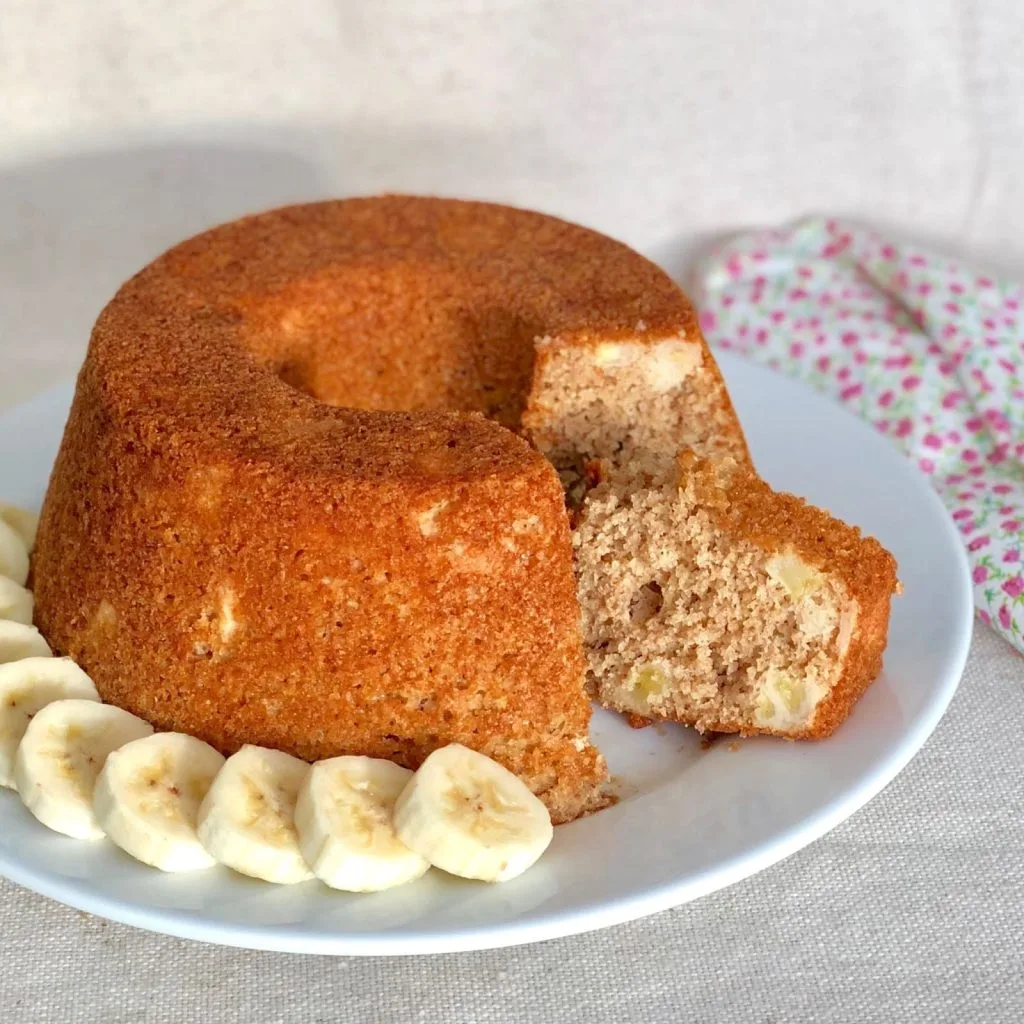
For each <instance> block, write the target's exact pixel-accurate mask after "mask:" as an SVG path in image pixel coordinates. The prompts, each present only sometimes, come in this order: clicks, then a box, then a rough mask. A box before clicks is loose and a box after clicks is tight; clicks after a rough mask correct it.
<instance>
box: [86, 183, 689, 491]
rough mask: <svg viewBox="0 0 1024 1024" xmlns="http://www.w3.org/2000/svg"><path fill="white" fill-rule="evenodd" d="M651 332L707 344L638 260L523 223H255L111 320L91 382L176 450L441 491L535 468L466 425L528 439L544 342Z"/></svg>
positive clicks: (411, 203) (313, 211) (175, 264)
mask: <svg viewBox="0 0 1024 1024" xmlns="http://www.w3.org/2000/svg"><path fill="white" fill-rule="evenodd" d="M639 322H642V324H643V325H644V326H645V327H646V329H647V331H648V332H651V333H655V332H656V333H659V334H667V333H668V334H671V333H685V332H687V331H693V330H694V329H695V321H694V313H693V310H692V308H691V307H690V305H689V303H688V302H687V300H686V298H685V297H684V296H683V295H682V293H681V292H680V290H679V289H678V288H677V287H676V286H675V285H674V284H673V283H672V281H671V280H670V279H669V278H668V277H667V276H666V275H665V274H664V273H663V272H662V271H661V270H659V269H658V268H657V267H656V266H655V265H654V264H652V263H650V262H649V261H648V260H646V259H644V258H643V257H641V256H639V255H638V254H636V253H635V252H633V251H632V250H630V249H628V248H627V247H626V246H623V245H620V244H619V243H617V242H615V241H613V240H611V239H609V238H606V237H604V236H602V235H599V234H597V233H596V232H593V231H589V230H587V229H585V228H581V227H578V226H576V225H572V224H569V223H566V222H565V221H561V220H558V219H555V218H552V217H547V216H543V215H541V214H536V213H531V212H527V211H524V210H517V209H512V208H509V207H504V206H497V205H493V204H487V203H475V202H461V201H456V200H443V199H430V198H417V197H406V196H383V197H377V198H368V199H347V200H340V201H334V202H324V203H315V204H310V205H305V206H296V207H288V208H285V209H281V210H276V211H272V212H270V213H264V214H259V215H257V216H252V217H248V218H244V219H242V220H239V221H235V222H232V223H230V224H225V225H223V226H221V227H218V228H214V229H213V230H211V231H208V232H206V233H204V234H202V235H199V236H197V237H195V238H193V239H191V240H189V241H186V242H184V243H182V244H181V245H179V246H177V247H175V248H174V249H171V250H170V251H169V252H167V253H166V254H165V255H163V256H161V257H160V258H159V259H157V260H156V261H155V262H154V263H152V264H150V265H149V266H148V267H147V268H145V269H144V270H143V271H142V272H141V273H139V274H138V275H136V277H134V278H133V279H132V280H131V281H129V282H128V283H127V284H125V285H124V287H123V288H122V289H121V290H120V291H119V292H118V294H117V296H116V297H115V298H114V299H113V300H112V302H111V303H110V304H109V305H108V306H107V308H106V309H105V310H104V312H103V314H102V315H101V317H100V319H99V321H98V323H97V325H96V328H95V330H94V333H93V339H92V345H93V356H94V358H93V359H92V360H90V365H91V366H92V367H93V368H94V369H95V370H96V371H97V372H100V373H102V374H103V376H104V380H105V387H104V390H105V392H106V393H107V394H108V396H109V398H110V400H111V402H112V406H113V407H117V406H119V405H120V406H121V407H122V412H124V413H130V411H131V410H139V409H145V410H147V412H151V413H152V414H153V416H155V417H158V418H159V416H160V415H163V417H164V418H165V428H166V423H167V422H169V423H170V424H171V428H172V429H173V430H183V429H186V430H187V429H188V428H189V426H191V427H193V428H196V427H199V428H202V429H203V430H205V431H207V432H209V428H210V425H211V424H213V423H217V424H219V428H218V430H216V431H214V432H213V433H214V434H216V435H217V438H216V439H215V440H216V441H217V443H225V442H226V441H230V443H231V444H232V445H233V446H234V450H235V454H237V451H238V450H239V449H241V450H242V451H243V452H244V454H245V455H247V456H249V457H253V458H257V459H259V458H260V457H261V456H263V455H269V454H270V453H271V452H272V451H273V452H277V453H280V452H281V451H282V450H283V451H284V452H285V453H286V454H287V455H288V458H289V459H290V460H293V461H294V462H296V463H298V464H301V465H302V466H304V467H305V468H306V469H309V470H310V471H313V470H315V469H317V468H318V467H324V468H325V469H326V470H327V471H328V472H333V473H336V472H339V471H343V472H349V473H354V474H356V475H374V474H377V473H381V472H383V473H386V474H388V475H389V476H391V477H402V478H406V479H408V478H417V479H427V480H430V479H434V478H451V477H452V476H467V475H468V476H474V475H477V474H479V473H486V474H493V473H501V472H503V471H506V470H507V471H510V472H512V473H518V472H520V471H521V470H522V469H523V468H524V467H526V466H532V465H536V463H537V460H538V459H539V456H537V455H536V453H534V452H533V451H531V450H530V449H529V448H528V446H527V445H526V444H525V443H523V442H521V441H519V440H517V439H515V438H512V437H510V436H509V435H508V433H507V432H505V431H502V430H500V429H498V428H497V427H496V426H495V425H494V424H492V423H488V422H486V421H485V420H484V419H482V418H480V417H479V416H466V415H464V414H465V413H481V414H483V416H485V417H488V418H489V419H494V420H497V421H498V423H501V424H503V425H505V426H509V427H512V428H517V427H518V425H519V417H520V414H521V412H522V409H523V406H524V403H525V400H526V395H527V392H528V389H529V383H530V379H531V374H532V369H533V360H534V340H535V339H536V338H537V337H542V336H559V337H563V338H574V337H575V338H579V339H580V340H585V339H588V338H589V339H593V338H594V337H618V336H626V335H629V334H631V333H633V332H635V330H636V329H637V324H638V323H639ZM410 413H412V414H417V415H409V414H410ZM453 413H456V414H458V413H462V414H463V415H453ZM142 428H144V429H156V427H155V421H154V419H153V418H152V417H150V418H149V419H148V420H147V421H146V422H145V423H142V424H140V429H142ZM343 439H348V441H350V442H353V441H354V442H355V444H352V443H348V444H345V443H340V442H341V441H342V440H343ZM212 440H214V439H211V441H212ZM275 461H276V460H275Z"/></svg>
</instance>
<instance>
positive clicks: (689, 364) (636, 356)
mask: <svg viewBox="0 0 1024 1024" xmlns="http://www.w3.org/2000/svg"><path fill="white" fill-rule="evenodd" d="M709 362H710V360H707V359H706V357H705V353H704V347H703V345H702V344H701V343H700V341H688V340H685V339H683V338H681V337H678V336H674V337H662V338H658V337H647V336H644V335H638V336H637V337H635V338H626V339H620V340H615V341H610V340H605V341H598V342H594V343H592V344H590V345H567V344H564V343H561V342H559V341H557V340H552V339H541V341H540V342H539V343H538V360H537V370H536V372H535V377H534V389H533V396H532V399H531V405H530V407H529V408H528V409H527V411H526V414H525V416H524V418H523V423H524V426H525V427H526V429H527V431H528V432H529V434H530V436H531V437H532V439H533V441H534V442H535V443H536V445H537V447H538V448H540V450H541V451H542V452H543V453H544V454H545V455H546V456H547V457H548V458H549V459H550V460H551V461H552V462H553V463H554V465H555V468H556V469H557V470H558V471H559V473H560V475H561V476H562V481H563V484H565V485H566V488H567V490H568V491H569V493H570V496H572V492H573V489H574V488H576V486H577V483H578V481H579V480H580V479H581V477H583V476H584V475H585V472H584V467H585V464H586V462H588V461H590V460H595V459H597V460H603V461H604V462H605V463H606V464H607V466H608V467H610V469H611V471H612V472H614V473H615V474H616V475H617V476H621V477H624V478H629V479H631V480H633V481H643V480H647V481H651V480H656V481H668V480H670V479H672V478H674V475H675V464H676V457H677V456H678V453H679V451H680V449H681V448H682V447H684V446H691V447H697V448H699V449H701V450H703V451H722V452H730V453H732V454H735V455H737V456H740V455H742V456H743V457H745V454H746V452H745V448H744V446H743V440H742V437H741V435H740V434H739V432H738V431H737V430H736V428H735V421H734V420H733V419H732V417H731V410H730V407H729V405H728V400H727V398H726V397H725V393H724V388H723V387H722V385H721V382H720V380H719V378H718V376H717V373H716V372H715V370H714V368H713V365H708V363H709Z"/></svg>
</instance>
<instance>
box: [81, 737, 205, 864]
mask: <svg viewBox="0 0 1024 1024" xmlns="http://www.w3.org/2000/svg"><path fill="white" fill-rule="evenodd" d="M223 764H224V757H223V755H222V754H219V753H218V752H217V751H216V750H214V749H213V747H211V746H210V745H209V744H208V743H204V742H203V741H202V740H198V739H196V738H195V737H194V736H186V735H184V734H183V733H180V732H158V733H154V734H153V735H152V736H145V737H143V738H142V739H139V740H132V741H131V743H126V744H125V745H124V746H123V747H120V748H119V749H117V750H115V751H114V752H113V753H112V754H111V755H110V756H109V757H108V758H107V760H106V763H105V764H104V765H103V770H102V771H101V772H100V774H99V778H98V779H97V780H96V791H95V793H94V795H93V809H94V810H95V812H96V820H97V821H98V822H99V824H100V827H101V828H102V829H103V831H104V832H106V833H107V835H108V836H109V837H110V838H111V839H112V840H113V841H114V842H115V843H117V845H118V846H120V847H121V849H122V850H124V851H125V853H128V854H131V856H133V857H134V858H135V859H136V860H141V861H142V862H143V864H151V865H152V866H153V867H155V868H159V869H160V870H161V871H197V870H200V869H202V868H209V867H213V865H214V864H216V863H217V862H216V861H215V860H214V859H213V857H211V856H210V855H209V854H208V853H207V852H206V850H204V849H203V845H202V843H200V842H199V836H198V835H197V834H196V822H197V820H198V818H199V806H200V804H202V802H203V798H204V797H205V796H206V794H207V793H208V792H209V789H210V786H211V784H212V783H213V780H214V778H215V776H216V775H217V772H219V771H220V769H221V767H222V765H223Z"/></svg>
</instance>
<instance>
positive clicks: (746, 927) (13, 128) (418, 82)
mask: <svg viewBox="0 0 1024 1024" xmlns="http://www.w3.org/2000/svg"><path fill="white" fill-rule="evenodd" d="M1022 99H1024V6H1022V5H1021V4H1020V3H1019V0H903V2H900V3H892V2H891V0H834V2H830V3H808V2H806V0H775V2H773V3H764V2H762V0H719V2H715V3H683V2H679V0H422V2H420V0H379V2H375V3H372V4H371V3H363V2H360V0H290V2H288V3H269V2H268V3H262V4H225V3H219V2H214V0H179V2H177V3H173V4H168V3H165V2H163V0H91V2H89V3H78V2H74V0H3V2H0V410H2V409H3V408H6V407H8V406H10V405H11V404H13V403H14V402H16V401H19V400H21V399H23V398H25V397H27V396H29V395H30V394H32V393H34V392H36V391H38V390H40V389H42V388H44V387H46V386H47V385H49V384H50V383H53V382H55V381H56V380H58V379H61V378H62V377H65V376H67V375H68V374H70V373H73V372H74V370H75V368H76V367H77V365H78V362H79V361H80V359H81V356H82V352H83V349H84V344H85V340H86V338H87V336H88V331H89V327H90V325H91V323H92V321H93V319H94V318H95V316H96V313H97V312H98V310H99V308H100V306H101V305H102V303H103V302H104V301H105V300H106V298H108V297H109V296H110V295H111V294H112V292H113V290H114V289H115V288H116V286H117V285H118V283H119V282H120V281H121V280H123V279H124V278H125V277H126V276H128V275H129V274H130V273H132V272H133V271H134V270H135V269H137V268H138V267H139V266H140V265H141V264H142V263H144V262H145V261H146V260H147V259H149V258H150V257H152V256H153V255H155V254H156V253H157V252H159V251H160V250H161V249H163V248H165V247H166V246H167V245H169V244H171V243H172V242H174V241H177V240H178V239H180V238H182V237H184V236H185V235H188V234H190V233H192V232H194V231H196V230H199V229H201V228H203V227H206V226H208V225H209V224H211V223H213V222H215V221H218V220H224V219H227V218H230V217H233V216H236V215H239V214H241V213H243V212H246V211H249V210H253V209H258V208H262V207H266V206H270V205H274V204H279V203H283V202H288V201H293V200H301V199H310V198H317V197H321V196H326V195H336V194H350V193H355V192H369V191H379V190H383V189H406V190H414V191H422V192H440V193H444V194H449V195H466V196H480V197H486V198H493V199H499V200H505V201H512V202H517V203H520V204H522V205H527V206H533V207H537V208H540V209H544V210H547V211H549V212H553V213H559V214H562V215H565V216H569V217H571V218H574V219H577V220H582V221H584V222H586V223H588V224H591V225H593V226H594V227H597V228H599V229H601V230H605V231H608V232H610V233H612V234H615V235H617V236H618V237H620V238H622V239H624V240H625V241H627V242H630V243H631V244H633V245H635V246H637V247H639V248H641V249H642V250H643V251H645V252H647V253H649V254H650V255H652V256H653V257H655V258H657V259H659V260H660V261H661V262H663V263H664V264H665V265H666V266H667V267H668V268H669V269H670V270H672V271H673V272H678V271H680V270H681V269H682V267H683V265H684V263H685V261H686V259H687V258H688V257H689V255H690V254H692V252H693V251H694V250H695V248H696V247H697V246H698V245H700V244H701V243H702V242H705V241H706V240H707V239H708V238H709V237H710V236H713V235H716V234H718V233H721V232H723V231H729V230H733V229H736V228H741V227H748V226H752V225H760V224H769V223H777V222H780V221H784V220H788V219H791V218H794V217H797V216H800V215H803V214H806V213H809V212H815V211H828V212H835V213H838V214H845V215H847V216H852V217H856V218H859V219H863V220H866V221H868V222H873V223H875V224H877V225H879V226H881V227H883V228H885V229H886V230H887V231H888V232H890V233H894V234H896V235H897V236H904V237H909V238H911V239H918V240H922V241H925V242H928V243H931V244H932V245H933V246H934V247H937V248H940V249H942V248H945V249H947V250H948V251H950V252H953V253H956V254H957V255H960V256H962V257H965V258H967V259H969V260H971V261H973V262H975V263H977V264H981V265H989V266H991V267H993V268H995V269H996V270H999V269H1002V270H1007V271H1010V272H1012V273H1015V274H1016V275H1017V276H1018V277H1022V276H1024V185H1022V184H1021V183H1022V181H1024V177H1022V176H1021V174H1020V168H1021V167H1022V166H1024V102H1022ZM0 490H2V482H0ZM936 599H937V600H940V599H941V595H937V596H936ZM1022 729H1024V660H1022V659H1021V658H1019V657H1018V656H1017V655H1015V654H1014V653H1013V652H1012V651H1011V650H1010V648H1009V647H1008V646H1006V645H1005V644H1003V643H1002V642H1001V641H999V640H997V639H996V638H995V637H994V636H992V635H990V634H989V633H988V632H986V631H984V630H981V629H979V633H978V635H977V636H976V637H975V640H974V644H973V647H972V651H971V657H970V661H969V663H968V668H967V672H966V675H965V677H964V680H963V683H962V685H961V687H960V691H959V693H958V695H957V697H956V699H955V701H954V703H953V705H952V707H951V709H950V711H949V713H948V715H947V717H946V718H945V720H944V721H943V723H942V725H941V726H940V727H939V729H938V731H937V733H936V734H935V736H934V737H933V738H932V740H931V741H930V742H929V743H928V745H927V746H926V748H925V749H924V751H923V752H922V753H921V754H920V755H919V756H918V757H917V758H916V759H915V760H914V762H913V763H912V764H911V765H910V767H909V768H908V769H907V770H906V771H905V772H904V773H903V774H902V775H901V776H900V777H899V778H898V779H897V780H896V781H895V782H894V783H893V784H892V785H891V786H890V787H889V788H888V789H887V790H886V792H884V793H883V794H882V795H881V796H879V797H878V798H877V799H876V800H875V801H873V802H872V803H871V804H870V805H869V806H868V807H867V808H865V809H864V810H862V811H860V812H859V813H858V814H857V815H855V816H854V818H853V819H852V820H851V821H849V822H847V823H846V824H844V825H843V826H841V827H840V828H838V829H837V830H836V831H834V832H833V833H831V834H830V835H828V836H827V837H825V838H824V839H822V840H821V841H820V842H818V843H816V844H814V845H813V846H812V847H810V848H808V849H806V850H804V851H803V852H801V853H799V854H797V855H795V856H794V857H792V858H790V859H789V860H787V861H785V862H784V863H782V864H780V865H777V866H776V867H774V868H772V869H771V870H769V871H766V872H764V873H762V874H760V875H758V876H756V877H754V878H751V879H748V880H747V881H745V882H742V883H740V884H739V885H736V886H734V887H733V888H731V889H729V890H726V891H724V892H720V893H717V894H714V895H712V896H709V897H706V898H705V899H703V900H700V901H698V902H697V903H695V904H691V905H689V906H685V907H681V908H678V909H676V910H673V911H669V912H666V913H663V914H660V915H658V916H656V917H653V918H649V919H647V920H644V921H638V922H635V923H633V924H629V925H624V926H621V927H617V928H613V929H609V930H606V931H602V932H597V933H594V934H590V935H584V936H579V937H575V938H568V939H563V940H558V941H554V942H548V943H544V944H541V945H537V946H531V947H522V948H518V949H510V950H504V951H495V952H485V953H472V954H462V955H445V956H437V957H418V958H413V959H402V960H388V961H385V960H380V959H369V960H334V959H327V958H302V957H295V956H284V955H275V954H268V953H251V952H246V951H239V950H231V949H218V948H215V947H210V946H201V945H197V944H192V943H187V942H183V941H179V940H175V939H168V938H163V937H160V936H156V935H151V934H147V933H144V932H140V931H135V930H132V929H129V928H125V927H121V926H120V925H115V924H108V923H105V922H103V921H99V920H97V919H94V918H90V917H87V916H85V915H83V914H80V913H77V912H76V911H73V910H68V909H66V908H64V907H61V906H58V905H57V904H54V903H51V902H49V901H47V900H44V899H42V898H40V897H37V896H34V895H32V894H31V893H28V892H25V891H23V890H21V889H18V888H16V887H14V886H12V885H9V884H6V883H0V1022H3V1024H8V1022H9V1024H49V1022H54V1024H79V1022H82V1024H84V1022H89V1024H100V1022H102V1024H113V1022H121V1021H123V1022H132V1024H135V1022H160V1024H163V1022H177V1021H195V1020H203V1021H211V1022H221V1021H223V1022H236V1021H238V1022H245V1024H263V1022H275V1021H281V1022H293V1021H294V1022H314V1021H321V1022H335V1021H338V1022H341V1021H345V1022H348V1021H353V1022H387V1024H393V1022H401V1024H405V1022H409V1024H420V1022H422V1024H432V1022H446V1024H449V1022H451V1024H462V1022H488V1024H489V1022H495V1024H497V1022H518V1021H527V1022H537V1024H556V1022H561V1021H583V1022H595V1024H605V1022H607V1024H629V1022H633V1021H636V1022H638V1024H639V1022H642V1024H660V1022H663V1021H675V1020H697V1021H701V1022H706V1021H718V1020H738V1021H739V1020H742V1021H756V1022H759V1024H761V1022H769V1021H770V1022H773V1024H779V1022H783V1021H787V1022H788V1021H794V1022H796V1021H857V1022H860V1021H863V1022H875V1021H877V1022H880V1024H889V1022H902V1021H922V1022H935V1021H956V1022H961V1021H972V1022H974V1021H979V1022H990V1021H991V1022H997V1021H1007V1022H1010V1021H1014V1022H1017V1021H1020V1020H1022V1019H1024V743H1022V742H1021V733H1022Z"/></svg>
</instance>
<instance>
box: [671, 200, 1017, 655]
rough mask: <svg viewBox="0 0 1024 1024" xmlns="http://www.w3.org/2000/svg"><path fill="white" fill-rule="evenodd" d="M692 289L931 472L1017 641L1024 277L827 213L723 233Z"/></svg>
mask: <svg viewBox="0 0 1024 1024" xmlns="http://www.w3.org/2000/svg"><path fill="white" fill-rule="evenodd" d="M690 287H691V290H692V292H693V296H694V300H695V301H696V303H697V306H698V308H699V309H700V310H701V324H702V326H703V328H704V331H705V333H706V335H707V337H708V340H709V341H710V342H711V343H712V345H716V346H718V347H719V348H723V349H732V350H734V351H737V352H740V353H742V354H743V355H746V356H749V357H750V358H752V359H756V360H757V361H759V362H762V363H765V364H767V365H768V366H772V367H775V368H777V369H779V370H781V371H783V372H784V373H786V374H789V375H790V376H793V377H798V378H800V379H801V380H803V381H806V382H807V383H808V384H810V385H812V386H813V387H815V388H817V389H818V390H819V391H823V392H825V393H826V394H828V395H831V396H832V397H834V398H835V399H837V400H838V401H840V402H841V403H843V404H844V405H846V406H847V407H848V408H850V409H851V410H853V411H854V412H856V413H857V414H858V415H859V416H861V417H862V418H863V419H865V420H867V421H868V422H870V423H872V424H874V426H875V427H876V428H877V429H878V430H880V431H882V433H884V434H887V435H888V436H889V437H890V438H892V440H893V442H894V443H895V444H898V445H899V446H900V448H901V449H902V450H903V451H904V452H905V453H906V454H907V456H908V457H909V458H911V459H913V460H914V462H915V463H916V464H917V466H918V467H919V468H920V470H921V471H922V472H923V473H926V474H928V476H929V477H930V478H931V481H932V484H933V485H934V487H935V489H936V490H937V491H938V493H939V495H940V497H941V498H942V500H943V501H944V502H945V503H946V507H947V508H948V509H949V511H950V513H951V515H952V517H953V519H954V521H955V522H956V524H957V526H958V527H959V529H960V533H961V534H962V535H963V538H964V543H965V545H966V546H967V551H968V557H969V558H970V562H971V570H972V573H973V579H974V601H975V605H976V607H977V610H978V615H979V616H980V618H981V619H982V621H984V622H985V623H987V624H989V625H991V626H992V627H993V628H994V629H996V630H997V631H998V632H999V633H1001V634H1002V635H1003V636H1004V637H1006V639H1007V640H1009V641H1010V643H1011V644H1013V645H1014V646H1015V647H1016V648H1017V649H1018V650H1019V651H1021V652H1022V653H1024V287H1022V286H1021V285H1017V284H1011V283H1008V282H1005V281H999V280H997V279H996V278H994V277H991V276H988V275H985V274H978V273H975V272H974V271H972V270H971V269H970V268H969V267H966V266H964V265H962V264H960V263H958V262H955V261H953V260H949V259H945V258H943V257H941V256H938V255H935V254H934V253H930V252H926V251H924V250H922V249H920V248H918V247H916V246H909V245H900V244H898V243H895V242H890V241H888V240H886V239H884V238H881V237H879V236H878V235H876V234H874V233H873V232H871V231H868V230H865V229H863V228H861V227H856V226H854V225H851V224H846V223H843V222H842V221H837V220H827V219H821V218H814V219H811V220H806V221H803V222H800V223H799V224H797V225H795V226H793V227H790V228H785V229H782V230H773V231H764V232H758V233H754V234H747V235H742V236H740V237H738V238H735V239H732V240H730V241H728V242H727V243H725V244H724V245H722V246H720V247H719V248H717V249H716V250H715V251H714V252H712V253H710V254H709V255H708V257H707V258H706V259H705V260H703V261H702V263H701V264H700V266H699V267H698V268H697V270H696V272H695V274H694V279H693V281H691V282H690Z"/></svg>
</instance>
